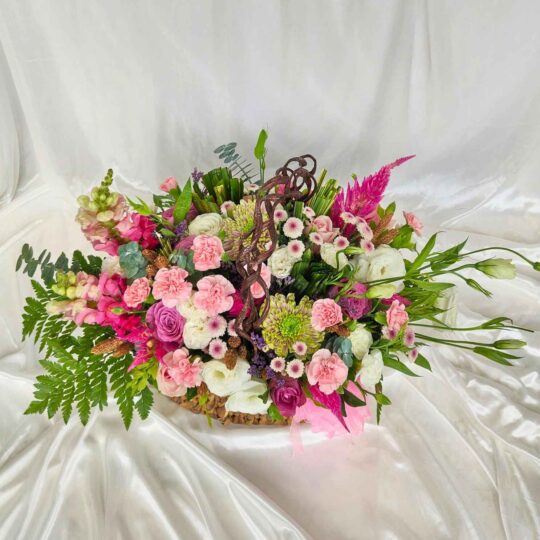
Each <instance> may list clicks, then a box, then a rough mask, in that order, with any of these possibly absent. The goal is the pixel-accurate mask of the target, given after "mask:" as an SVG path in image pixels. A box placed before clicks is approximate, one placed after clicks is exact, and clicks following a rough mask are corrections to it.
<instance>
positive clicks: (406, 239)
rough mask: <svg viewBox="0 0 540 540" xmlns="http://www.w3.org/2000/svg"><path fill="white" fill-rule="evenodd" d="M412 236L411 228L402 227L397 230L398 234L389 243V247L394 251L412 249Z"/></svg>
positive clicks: (413, 246)
mask: <svg viewBox="0 0 540 540" xmlns="http://www.w3.org/2000/svg"><path fill="white" fill-rule="evenodd" d="M412 234H413V229H412V227H410V226H409V225H403V226H402V227H400V228H399V232H398V234H397V236H396V237H395V238H394V239H393V240H392V242H391V243H390V246H392V247H393V248H395V249H414V248H415V246H416V244H415V243H414V242H413V241H412Z"/></svg>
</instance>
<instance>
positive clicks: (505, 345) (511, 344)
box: [493, 339, 527, 349]
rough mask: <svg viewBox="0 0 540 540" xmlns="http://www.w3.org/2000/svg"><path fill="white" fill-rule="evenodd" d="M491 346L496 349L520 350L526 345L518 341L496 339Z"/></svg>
mask: <svg viewBox="0 0 540 540" xmlns="http://www.w3.org/2000/svg"><path fill="white" fill-rule="evenodd" d="M493 345H494V346H495V348H496V349H521V348H522V347H525V345H527V343H526V342H525V341H521V340H520V339H498V340H497V341H496V342H495V343H494V344H493Z"/></svg>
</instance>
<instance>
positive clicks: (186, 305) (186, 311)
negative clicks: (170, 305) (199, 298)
mask: <svg viewBox="0 0 540 540" xmlns="http://www.w3.org/2000/svg"><path fill="white" fill-rule="evenodd" d="M176 309H178V311H179V313H180V315H182V317H184V319H186V320H187V321H191V320H206V319H207V318H208V315H207V314H206V311H204V309H199V308H198V307H195V304H194V303H193V294H192V295H191V296H190V297H189V298H187V299H186V300H183V301H182V302H180V304H178V305H177V306H176Z"/></svg>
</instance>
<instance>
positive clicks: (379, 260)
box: [366, 245, 405, 292]
mask: <svg viewBox="0 0 540 540" xmlns="http://www.w3.org/2000/svg"><path fill="white" fill-rule="evenodd" d="M368 261H369V267H368V270H367V273H366V281H375V280H378V279H387V278H396V277H400V276H403V275H405V263H404V262H403V256H402V255H401V253H400V252H399V251H398V250H397V249H394V248H392V247H390V246H386V245H382V246H379V247H378V248H377V249H375V251H374V252H373V253H372V254H371V255H369V256H368ZM392 284H393V285H395V287H396V290H397V291H398V292H399V291H400V290H401V289H403V280H399V281H392Z"/></svg>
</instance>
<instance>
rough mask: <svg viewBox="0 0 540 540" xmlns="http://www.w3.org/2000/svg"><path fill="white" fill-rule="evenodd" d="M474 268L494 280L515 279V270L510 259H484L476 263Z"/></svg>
mask: <svg viewBox="0 0 540 540" xmlns="http://www.w3.org/2000/svg"><path fill="white" fill-rule="evenodd" d="M474 266H475V268H476V269H477V270H480V272H483V273H484V274H486V276H489V277H492V278H496V279H513V278H515V277H516V268H515V266H514V264H513V263H512V261H511V260H510V259H486V260H485V261H480V262H479V263H476V264H475V265H474Z"/></svg>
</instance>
